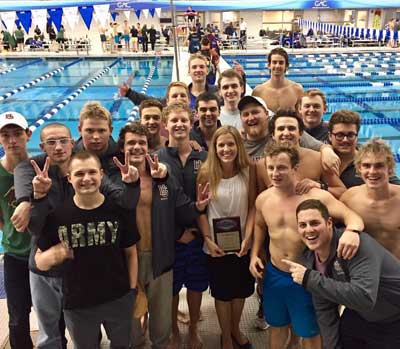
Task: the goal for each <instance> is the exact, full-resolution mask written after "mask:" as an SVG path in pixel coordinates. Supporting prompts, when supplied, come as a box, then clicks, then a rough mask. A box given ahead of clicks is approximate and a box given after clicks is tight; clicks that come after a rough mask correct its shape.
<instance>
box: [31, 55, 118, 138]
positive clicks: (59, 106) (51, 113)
mask: <svg viewBox="0 0 400 349" xmlns="http://www.w3.org/2000/svg"><path fill="white" fill-rule="evenodd" d="M120 61H121V57H119V58H117V59H116V60H115V61H114V62H113V63H111V64H110V65H108V66H107V67H105V68H104V69H103V70H102V71H101V72H100V73H98V74H97V75H96V76H94V77H93V78H91V79H90V80H88V81H87V82H86V83H85V84H83V85H82V86H81V87H79V88H78V89H77V90H76V91H75V92H74V93H71V94H70V95H69V96H68V97H67V98H65V99H64V100H63V101H61V102H60V103H58V104H57V105H56V106H55V107H54V108H52V109H51V110H50V111H49V112H48V113H46V114H45V115H43V116H42V117H41V118H40V119H38V120H36V122H35V123H34V124H33V125H31V126H29V129H30V130H31V131H32V132H34V131H35V130H36V129H37V128H39V127H40V126H41V125H43V124H44V123H45V122H46V121H48V120H50V119H51V118H52V117H53V116H54V114H56V113H58V112H59V111H60V110H61V109H62V108H64V107H65V106H66V105H67V104H69V103H70V102H72V101H73V100H74V99H75V98H76V97H78V96H79V95H80V94H81V93H82V92H83V91H85V90H86V89H87V88H88V87H90V86H91V85H92V84H93V83H94V82H95V81H96V80H98V79H100V78H101V77H102V76H103V75H104V74H105V73H107V72H109V71H110V70H111V69H112V67H113V66H114V65H116V64H117V63H119V62H120Z"/></svg>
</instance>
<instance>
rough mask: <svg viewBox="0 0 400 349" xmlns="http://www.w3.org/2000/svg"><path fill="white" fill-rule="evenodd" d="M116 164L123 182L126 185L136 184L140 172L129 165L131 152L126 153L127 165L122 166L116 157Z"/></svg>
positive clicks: (114, 159)
mask: <svg viewBox="0 0 400 349" xmlns="http://www.w3.org/2000/svg"><path fill="white" fill-rule="evenodd" d="M113 161H114V164H115V165H116V166H117V167H118V168H119V170H120V171H121V178H122V181H123V182H125V183H134V182H136V181H137V180H138V179H139V171H138V169H137V168H136V167H135V166H133V165H129V151H126V152H125V163H124V164H122V163H121V162H120V161H119V160H118V158H117V157H116V156H114V157H113Z"/></svg>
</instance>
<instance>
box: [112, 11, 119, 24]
mask: <svg viewBox="0 0 400 349" xmlns="http://www.w3.org/2000/svg"><path fill="white" fill-rule="evenodd" d="M117 16H118V13H117V12H111V18H112V20H113V21H114V22H115V21H116V20H117Z"/></svg>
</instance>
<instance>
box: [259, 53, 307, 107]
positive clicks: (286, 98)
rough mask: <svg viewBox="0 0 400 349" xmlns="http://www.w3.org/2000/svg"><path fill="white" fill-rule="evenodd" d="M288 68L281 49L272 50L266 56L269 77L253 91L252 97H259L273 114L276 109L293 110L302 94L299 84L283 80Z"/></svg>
mask: <svg viewBox="0 0 400 349" xmlns="http://www.w3.org/2000/svg"><path fill="white" fill-rule="evenodd" d="M288 68H289V56H288V54H287V52H286V51H285V50H284V49H283V48H281V47H277V48H274V49H273V50H272V51H271V52H270V53H269V55H268V69H269V71H270V74H271V77H270V79H269V80H268V81H266V82H264V83H263V84H261V85H258V86H256V88H255V89H254V90H253V96H258V97H261V98H262V99H263V100H264V101H265V103H267V105H268V108H270V109H271V110H272V111H273V112H274V113H275V112H276V111H277V110H278V109H290V108H292V109H294V108H295V106H296V103H297V100H298V99H299V98H300V97H301V96H302V95H303V93H304V91H303V87H302V86H301V85H300V84H298V83H296V82H294V81H291V80H288V79H286V78H285V74H286V72H287V70H288Z"/></svg>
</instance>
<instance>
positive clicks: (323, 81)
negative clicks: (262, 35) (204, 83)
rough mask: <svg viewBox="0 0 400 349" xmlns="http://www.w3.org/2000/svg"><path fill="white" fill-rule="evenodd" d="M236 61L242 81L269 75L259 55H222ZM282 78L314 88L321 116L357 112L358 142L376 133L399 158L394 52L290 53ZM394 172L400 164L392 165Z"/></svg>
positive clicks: (399, 64)
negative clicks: (321, 101)
mask: <svg viewBox="0 0 400 349" xmlns="http://www.w3.org/2000/svg"><path fill="white" fill-rule="evenodd" d="M224 58H225V60H226V61H227V62H228V63H229V64H232V63H233V61H238V62H239V63H240V64H241V65H243V68H244V70H245V72H246V78H247V83H248V84H249V85H250V86H251V87H252V88H254V87H255V86H257V85H259V84H261V83H263V82H265V81H267V80H268V79H269V71H268V68H267V60H266V56H265V55H254V56H253V55H251V56H250V55H246V56H243V55H232V56H225V57H224ZM289 63H290V66H289V70H288V73H287V78H288V79H291V80H293V81H296V82H298V83H300V84H302V85H303V87H304V89H310V88H318V89H320V90H322V91H323V92H324V93H325V95H326V98H327V104H328V111H327V113H326V114H325V115H324V119H325V120H328V119H329V117H330V115H331V114H332V113H333V112H335V111H337V110H340V109H351V110H354V111H357V112H358V113H360V115H361V119H362V126H361V129H360V133H359V140H360V142H365V141H366V140H367V139H368V138H370V137H382V138H383V139H385V140H386V141H387V142H388V143H389V144H390V145H391V147H392V150H393V152H394V154H395V156H396V161H397V163H398V162H400V54H399V53H391V52H384V53H383V52H373V53H372V52H371V53H369V52H367V53H355V54H313V55H302V54H291V55H289ZM397 175H400V166H397Z"/></svg>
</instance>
